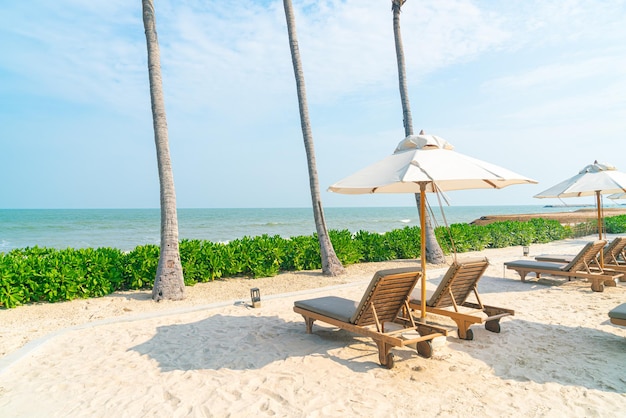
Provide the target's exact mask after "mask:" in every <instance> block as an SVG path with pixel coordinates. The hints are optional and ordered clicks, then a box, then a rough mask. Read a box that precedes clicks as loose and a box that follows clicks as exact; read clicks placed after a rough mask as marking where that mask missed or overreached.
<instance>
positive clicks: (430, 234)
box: [391, 0, 446, 264]
mask: <svg viewBox="0 0 626 418" xmlns="http://www.w3.org/2000/svg"><path fill="white" fill-rule="evenodd" d="M405 2H406V0H391V10H392V11H393V35H394V40H395V44H396V60H397V61H398V79H399V81H400V100H401V101H402V115H403V118H402V120H403V123H404V135H405V136H409V135H413V119H412V117H411V105H410V103H409V88H408V86H407V82H406V67H405V64H404V47H403V46H402V34H401V33H400V9H401V8H402V5H404V3H405ZM420 134H423V131H422V132H420ZM422 198H424V199H425V198H426V197H425V196H422V195H421V194H419V193H416V194H415V201H416V202H417V211H418V213H419V216H421V217H424V221H425V225H426V227H425V228H424V233H425V235H426V260H428V262H429V263H434V264H443V263H445V261H446V259H445V256H444V254H443V251H442V250H441V246H439V243H438V242H437V237H435V231H434V229H433V224H432V222H431V220H430V216H429V215H428V211H424V213H421V212H420V209H419V208H420V199H422Z"/></svg>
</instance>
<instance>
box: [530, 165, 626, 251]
mask: <svg viewBox="0 0 626 418" xmlns="http://www.w3.org/2000/svg"><path fill="white" fill-rule="evenodd" d="M611 193H626V173H622V172H621V171H618V170H617V169H616V168H615V167H614V166H612V165H611V164H602V163H599V162H597V161H594V163H593V164H590V165H588V166H586V167H584V168H583V169H582V170H580V171H579V172H578V174H576V175H575V176H573V177H570V178H568V179H567V180H564V181H562V182H560V183H559V184H557V185H555V186H552V187H550V188H549V189H547V190H544V191H543V192H541V193H539V194H537V195H535V197H536V198H539V199H543V198H563V197H582V196H595V197H596V207H597V210H598V237H599V238H600V239H602V218H603V216H602V200H601V199H600V195H601V194H611ZM601 261H602V260H601Z"/></svg>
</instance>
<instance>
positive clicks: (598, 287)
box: [591, 279, 604, 292]
mask: <svg viewBox="0 0 626 418" xmlns="http://www.w3.org/2000/svg"><path fill="white" fill-rule="evenodd" d="M591 290H593V291H594V292H604V282H603V281H601V280H598V279H592V281H591Z"/></svg>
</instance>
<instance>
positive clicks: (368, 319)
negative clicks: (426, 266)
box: [350, 267, 422, 326]
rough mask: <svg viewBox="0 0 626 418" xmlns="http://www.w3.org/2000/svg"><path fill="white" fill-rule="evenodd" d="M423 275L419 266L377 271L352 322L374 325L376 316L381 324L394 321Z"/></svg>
mask: <svg viewBox="0 0 626 418" xmlns="http://www.w3.org/2000/svg"><path fill="white" fill-rule="evenodd" d="M421 276H422V272H421V270H420V268H419V267H417V268H416V267H408V268H398V269H389V270H381V271H378V272H376V274H374V277H373V278H372V281H371V282H370V284H369V286H368V287H367V290H366V291H365V293H364V294H363V298H362V299H361V302H360V303H359V305H358V307H357V309H356V311H355V313H354V315H352V318H350V322H351V323H353V324H355V325H359V326H366V325H373V324H376V317H378V321H379V323H380V324H384V323H385V322H392V321H394V320H395V319H396V317H397V316H398V314H399V313H400V310H401V309H402V307H403V306H404V303H405V302H406V301H407V300H408V297H409V295H410V294H411V292H412V291H413V288H414V287H415V285H416V284H417V281H418V280H419V279H420V277H421ZM372 305H373V306H374V309H375V310H376V316H374V311H373V310H372V309H371V308H372Z"/></svg>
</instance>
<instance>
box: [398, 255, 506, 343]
mask: <svg viewBox="0 0 626 418" xmlns="http://www.w3.org/2000/svg"><path fill="white" fill-rule="evenodd" d="M488 266H489V260H487V259H486V258H474V259H467V260H463V261H455V262H454V263H452V265H451V266H450V268H449V269H448V271H447V272H446V274H445V275H444V276H443V278H442V279H441V282H439V286H438V287H437V289H436V290H435V291H434V292H432V291H430V292H427V296H428V299H427V301H426V312H429V313H433V314H436V315H443V316H447V317H450V318H451V319H452V320H454V322H456V325H457V327H458V334H459V338H461V339H464V340H472V339H473V338H474V333H473V332H472V330H471V329H470V326H471V325H473V324H482V323H484V324H485V328H486V329H487V330H489V331H492V332H500V318H502V317H505V316H509V315H514V314H515V311H513V310H511V309H505V308H498V307H495V306H487V305H483V303H482V302H481V301H480V297H479V296H478V289H477V284H478V281H479V280H480V278H481V277H482V275H483V274H484V272H485V270H487V267H488ZM472 293H473V294H474V296H475V298H476V301H477V303H472V302H468V301H467V298H468V297H469V296H470V294H472ZM409 306H410V307H411V308H413V309H416V310H417V309H421V295H420V294H418V292H413V294H412V295H411V299H410V300H409Z"/></svg>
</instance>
